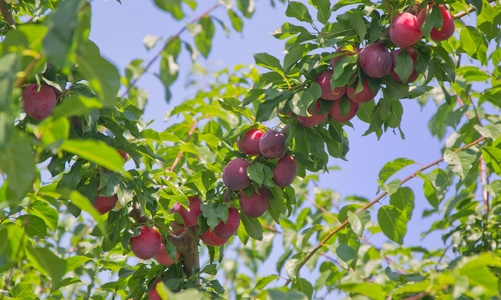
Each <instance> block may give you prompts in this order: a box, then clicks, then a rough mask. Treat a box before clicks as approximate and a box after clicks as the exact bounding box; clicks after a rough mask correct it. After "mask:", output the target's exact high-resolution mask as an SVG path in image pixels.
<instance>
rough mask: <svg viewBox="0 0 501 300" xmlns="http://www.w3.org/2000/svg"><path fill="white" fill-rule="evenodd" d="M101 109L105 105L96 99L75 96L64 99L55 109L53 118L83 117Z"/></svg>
mask: <svg viewBox="0 0 501 300" xmlns="http://www.w3.org/2000/svg"><path fill="white" fill-rule="evenodd" d="M100 108H103V104H102V103H101V102H99V100H97V99H96V98H86V97H84V96H82V95H75V96H72V97H66V98H64V101H63V102H62V103H61V104H59V105H57V106H56V108H54V112H53V113H52V118H53V119H54V120H55V119H58V118H63V117H70V116H83V115H86V114H88V113H90V112H91V111H93V110H96V109H100Z"/></svg>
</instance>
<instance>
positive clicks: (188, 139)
mask: <svg viewBox="0 0 501 300" xmlns="http://www.w3.org/2000/svg"><path fill="white" fill-rule="evenodd" d="M197 124H198V120H196V121H195V122H194V123H193V125H192V126H191V129H190V132H188V136H187V137H186V140H185V141H184V142H185V143H187V142H189V141H190V138H191V136H192V135H193V132H195V129H196V127H197ZM182 156H183V150H179V153H178V154H177V156H176V159H175V160H174V162H173V163H172V166H170V169H169V171H170V172H172V171H174V168H176V166H177V164H178V163H179V161H180V160H181V157H182ZM171 178H172V176H170V175H169V176H167V178H166V179H165V180H166V181H169V180H171Z"/></svg>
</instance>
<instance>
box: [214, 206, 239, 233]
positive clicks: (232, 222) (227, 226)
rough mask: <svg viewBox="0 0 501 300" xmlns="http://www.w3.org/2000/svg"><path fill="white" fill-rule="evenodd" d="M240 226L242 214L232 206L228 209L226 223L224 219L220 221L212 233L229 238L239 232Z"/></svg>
mask: <svg viewBox="0 0 501 300" xmlns="http://www.w3.org/2000/svg"><path fill="white" fill-rule="evenodd" d="M239 226H240V214H239V213H238V210H237V209H236V208H234V207H230V208H229V209H228V219H226V223H225V222H223V221H221V222H219V224H218V225H217V226H216V227H214V230H213V231H212V233H214V234H215V235H216V236H217V237H218V238H220V239H229V238H230V237H232V236H233V235H234V234H235V233H236V232H237V230H238V227H239Z"/></svg>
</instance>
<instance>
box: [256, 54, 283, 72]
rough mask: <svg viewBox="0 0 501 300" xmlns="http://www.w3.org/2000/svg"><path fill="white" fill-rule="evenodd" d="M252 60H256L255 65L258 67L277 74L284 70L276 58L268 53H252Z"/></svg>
mask: <svg viewBox="0 0 501 300" xmlns="http://www.w3.org/2000/svg"><path fill="white" fill-rule="evenodd" d="M254 61H255V62H256V65H258V66H260V67H263V68H267V69H270V70H272V71H275V72H278V73H279V74H284V70H283V69H282V66H281V65H280V61H279V60H278V58H276V57H274V56H271V55H269V54H268V53H257V54H254Z"/></svg>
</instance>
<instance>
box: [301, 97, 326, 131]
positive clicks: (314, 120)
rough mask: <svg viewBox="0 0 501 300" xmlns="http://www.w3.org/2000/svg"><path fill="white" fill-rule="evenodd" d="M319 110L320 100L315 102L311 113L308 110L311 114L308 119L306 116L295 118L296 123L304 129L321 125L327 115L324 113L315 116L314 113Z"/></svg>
mask: <svg viewBox="0 0 501 300" xmlns="http://www.w3.org/2000/svg"><path fill="white" fill-rule="evenodd" d="M319 109H320V100H317V102H316V104H315V108H314V109H313V112H311V111H310V109H309V108H308V112H309V113H310V114H311V116H310V117H306V116H296V118H297V121H298V122H299V124H301V125H303V126H304V127H315V126H317V125H318V124H320V123H322V122H323V121H324V120H325V119H326V118H327V115H328V114H329V113H328V112H326V113H325V114H321V115H319V114H316V112H317V111H318V110H319Z"/></svg>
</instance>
